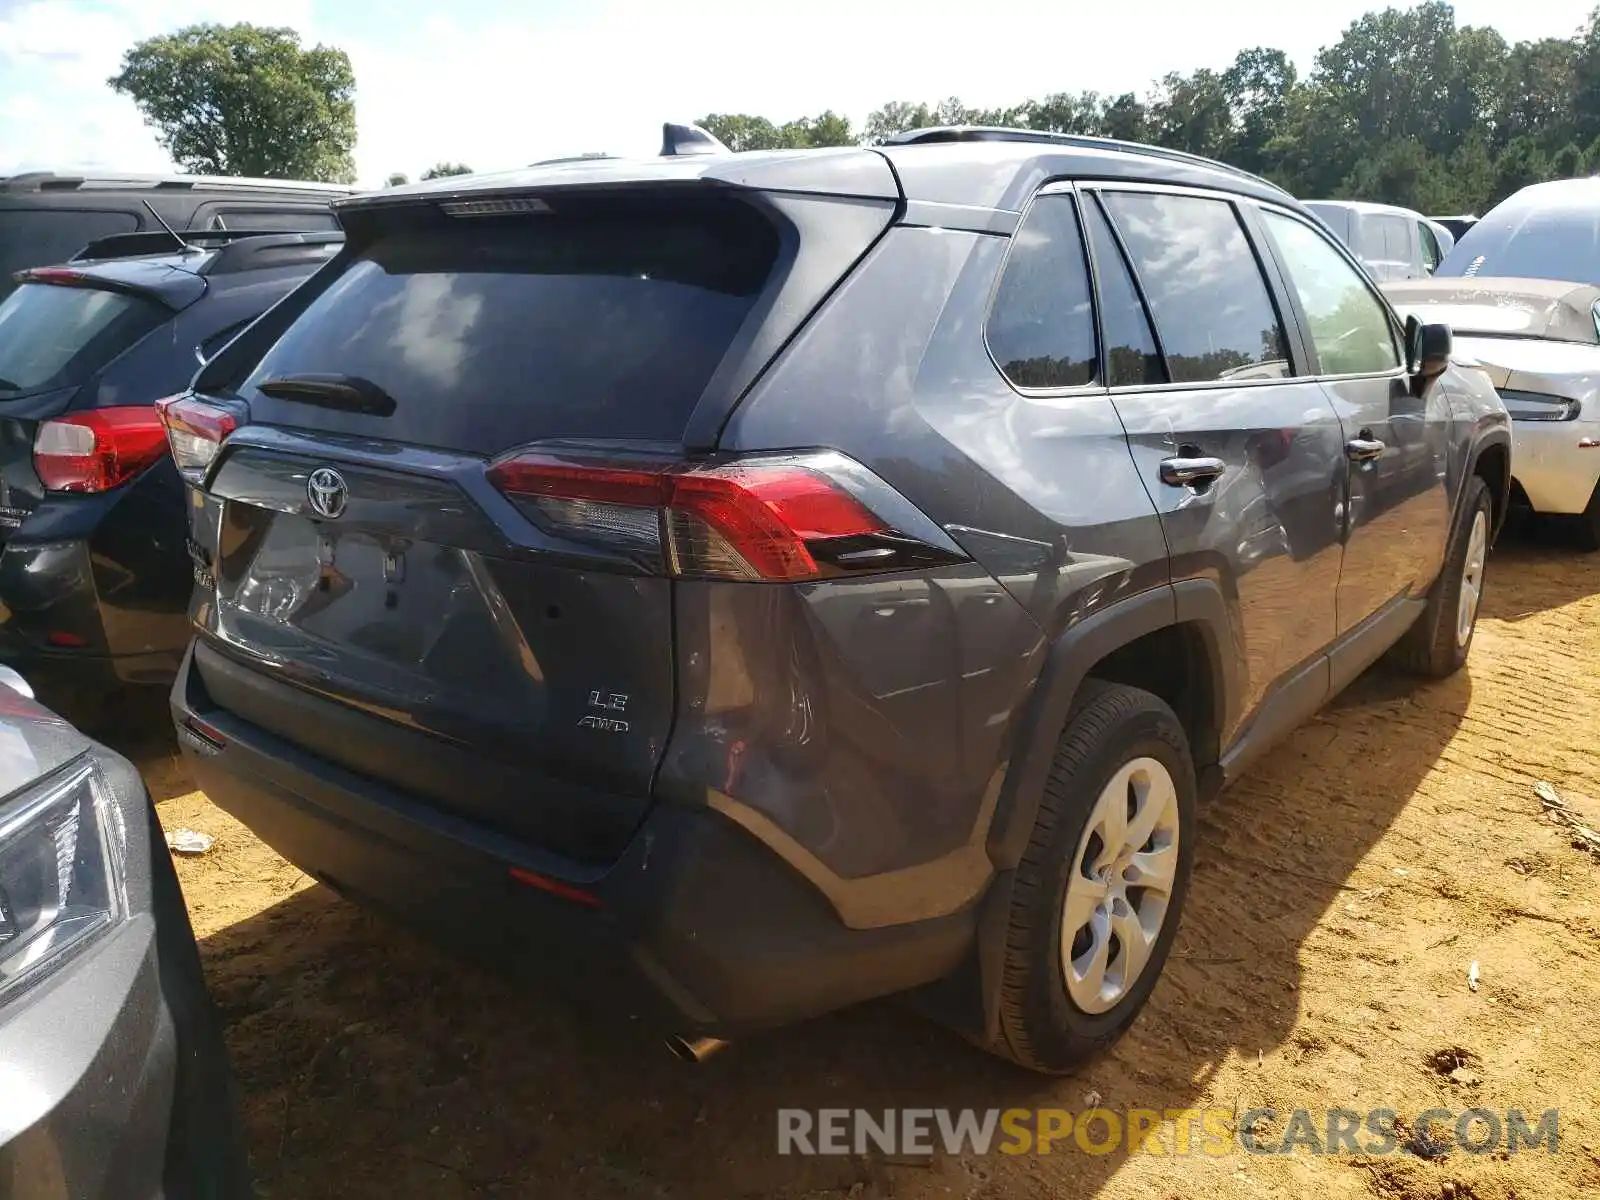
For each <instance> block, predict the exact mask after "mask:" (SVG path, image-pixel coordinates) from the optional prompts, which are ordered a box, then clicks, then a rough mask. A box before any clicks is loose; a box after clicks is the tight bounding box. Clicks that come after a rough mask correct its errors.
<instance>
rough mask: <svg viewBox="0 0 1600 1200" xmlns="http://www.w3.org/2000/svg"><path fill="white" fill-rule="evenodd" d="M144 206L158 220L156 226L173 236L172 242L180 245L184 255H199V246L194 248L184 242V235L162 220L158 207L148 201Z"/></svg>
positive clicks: (144, 202)
mask: <svg viewBox="0 0 1600 1200" xmlns="http://www.w3.org/2000/svg"><path fill="white" fill-rule="evenodd" d="M143 204H144V206H145V207H146V208H148V209H149V210H150V215H151V216H152V217H154V218H155V219H156V224H157V225H159V226H161V228H163V229H165V230H166V231H167V233H168V234H169V235H171V237H172V240H173V241H175V242H177V243H178V248H179V249H180V250H182V251H183V253H185V254H191V253H196V254H197V253H199V251H200V247H199V246H194V245H191V244H190V243H188V242H186V241H184V240H183V235H182V234H181V233H179V232H178V231H177V230H176V229H174V228H173V227H172V226H171V225H168V224H167V223H166V222H165V221H164V220H162V219H161V214H160V213H158V212H157V211H156V206H155V205H154V204H151V203H150V201H148V200H145V201H143Z"/></svg>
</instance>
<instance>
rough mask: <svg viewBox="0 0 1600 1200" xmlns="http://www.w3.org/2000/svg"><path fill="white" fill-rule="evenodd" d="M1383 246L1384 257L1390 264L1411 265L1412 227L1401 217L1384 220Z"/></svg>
mask: <svg viewBox="0 0 1600 1200" xmlns="http://www.w3.org/2000/svg"><path fill="white" fill-rule="evenodd" d="M1383 244H1384V247H1385V254H1384V257H1385V258H1387V259H1388V260H1389V261H1390V262H1395V263H1409V262H1410V261H1411V225H1410V223H1409V222H1407V221H1404V220H1402V219H1401V218H1399V217H1385V218H1384V219H1383Z"/></svg>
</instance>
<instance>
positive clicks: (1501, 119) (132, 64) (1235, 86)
mask: <svg viewBox="0 0 1600 1200" xmlns="http://www.w3.org/2000/svg"><path fill="white" fill-rule="evenodd" d="M108 82H109V84H110V86H111V87H112V88H113V89H114V90H116V91H117V92H119V93H122V94H124V95H127V96H129V97H130V98H131V99H132V100H133V101H134V103H135V104H136V105H137V106H138V107H139V109H140V111H141V112H142V113H143V114H144V117H145V119H146V121H147V122H148V123H149V124H150V125H152V126H153V127H154V128H155V130H156V133H157V136H158V138H159V140H160V142H161V144H162V145H163V146H164V147H165V148H166V149H167V151H168V152H169V153H170V154H171V155H172V157H173V159H174V160H175V161H176V162H177V163H178V164H179V165H180V166H181V167H183V168H184V169H185V170H189V171H193V172H197V173H202V174H214V175H260V176H267V177H273V178H293V179H321V180H331V181H336V182H349V181H352V180H354V178H355V166H354V160H353V155H352V152H353V150H354V148H355V138H356V116H355V73H354V71H353V70H352V69H351V66H350V60H349V58H348V56H347V55H346V54H345V53H344V52H343V51H342V50H338V49H336V48H333V47H328V46H321V45H318V46H313V47H303V46H301V44H300V39H299V36H298V35H297V34H296V33H295V32H294V30H292V29H269V28H262V27H259V26H253V25H230V26H224V25H195V26H190V27H188V28H186V29H180V30H178V31H177V32H175V33H172V34H167V35H164V36H161V37H156V38H151V39H148V40H147V41H144V42H140V43H139V44H138V45H136V46H134V47H133V48H132V49H130V50H129V51H128V53H127V54H126V55H125V56H124V58H123V62H122V69H121V71H120V72H119V73H118V74H117V75H115V76H113V77H112V78H111V79H110V80H109V81H108ZM701 123H702V124H703V125H704V126H705V127H706V128H708V129H709V130H711V132H713V133H714V134H716V135H717V136H718V137H719V138H721V139H722V140H723V141H724V142H726V143H727V144H728V145H729V146H730V147H732V148H733V149H735V150H754V149H772V148H787V147H807V146H846V145H858V144H871V143H874V142H878V141H881V140H882V139H884V138H886V137H890V136H893V135H894V134H897V133H901V132H904V131H906V130H909V129H918V128H925V127H927V126H930V125H965V124H976V125H1013V126H1022V127H1024V128H1028V129H1039V130H1051V131H1056V132H1063V133H1080V134H1095V135H1101V136H1106V137H1114V138H1124V139H1127V140H1130V141H1141V142H1151V143H1154V144H1156V145H1161V146H1169V147H1172V148H1174V149H1179V150H1187V151H1190V152H1192V153H1196V154H1203V155H1207V156H1208V157H1212V158H1218V159H1222V160H1223V161H1225V162H1230V163H1233V164H1234V165H1236V166H1239V167H1243V168H1245V169H1246V170H1249V171H1254V172H1256V173H1257V174H1260V175H1265V176H1266V177H1268V178H1269V179H1272V180H1274V181H1275V182H1277V183H1279V184H1281V185H1282V186H1283V187H1285V188H1287V189H1288V190H1289V191H1290V192H1293V193H1294V194H1296V195H1299V196H1304V197H1354V198H1360V199H1365V200H1381V201H1387V202H1389V203H1393V204H1403V205H1406V206H1408V207H1411V208H1416V209H1419V210H1421V211H1423V212H1429V213H1453V212H1468V211H1471V212H1479V213H1482V212H1484V211H1486V210H1487V209H1488V208H1489V207H1490V206H1491V205H1493V204H1494V203H1495V202H1496V201H1497V200H1499V199H1500V198H1502V197H1504V196H1506V195H1508V194H1509V193H1511V192H1513V191H1515V190H1516V189H1517V188H1519V187H1522V186H1524V185H1525V184H1528V183H1533V182H1536V181H1538V180H1541V179H1549V178H1556V177H1564V176H1572V175H1580V174H1585V173H1588V172H1591V171H1596V172H1600V9H1596V11H1595V12H1594V13H1593V14H1592V15H1591V16H1590V18H1589V20H1588V22H1587V23H1586V24H1585V26H1584V27H1583V28H1582V29H1579V30H1577V31H1575V32H1574V34H1573V36H1571V37H1569V38H1543V39H1541V40H1538V41H1524V42H1517V43H1515V44H1514V45H1513V44H1509V43H1507V42H1506V40H1505V39H1504V38H1503V37H1502V36H1501V35H1500V34H1499V33H1498V32H1497V31H1495V30H1494V29H1491V28H1486V27H1476V26H1470V25H1469V26H1458V25H1457V24H1456V17H1455V10H1454V9H1453V8H1451V6H1450V5H1449V4H1447V3H1443V2H1442V0H1428V2H1427V3H1422V4H1419V5H1417V6H1415V7H1413V8H1409V9H1396V8H1390V9H1385V10H1383V11H1381V12H1380V11H1375V12H1370V13H1368V14H1367V15H1366V16H1364V17H1362V18H1361V19H1360V20H1358V21H1355V22H1354V23H1352V24H1351V25H1350V26H1349V28H1347V29H1346V30H1345V31H1344V33H1343V35H1342V36H1341V37H1340V38H1339V40H1338V41H1337V42H1335V43H1334V44H1333V45H1331V46H1327V47H1325V48H1323V49H1322V50H1321V51H1320V52H1319V53H1318V54H1317V56H1316V58H1315V60H1314V62H1313V64H1312V66H1311V68H1310V70H1309V72H1307V73H1306V74H1305V75H1304V76H1303V77H1302V75H1301V73H1300V72H1299V71H1298V70H1297V69H1296V67H1295V64H1294V63H1293V62H1292V61H1291V60H1290V58H1289V56H1288V55H1287V54H1285V53H1284V52H1283V51H1282V50H1276V49H1272V48H1270V47H1265V46H1256V47H1251V48H1248V49H1243V50H1241V51H1240V52H1239V53H1238V55H1237V56H1236V57H1235V58H1234V60H1233V63H1232V64H1231V65H1230V66H1228V67H1227V68H1226V69H1225V70H1213V69H1210V68H1202V69H1200V70H1197V71H1193V72H1191V73H1189V74H1181V73H1173V74H1169V75H1166V76H1164V77H1162V78H1161V79H1158V80H1156V81H1154V82H1153V83H1152V84H1150V85H1149V86H1148V87H1147V88H1146V90H1145V91H1143V92H1142V93H1141V92H1134V91H1127V92H1121V93H1116V94H1110V95H1103V94H1101V93H1098V92H1092V91H1071V90H1067V91H1060V92H1053V93H1051V94H1049V95H1045V96H1040V97H1036V98H1032V99H1023V100H1019V101H1018V102H1016V103H1014V104H1012V105H1009V106H1005V107H999V108H975V107H970V106H968V105H966V104H963V103H962V102H961V101H960V100H959V99H955V98H951V99H946V100H941V101H936V102H933V103H928V102H914V101H897V102H894V103H890V104H885V105H883V106H882V107H881V108H878V109H876V110H875V111H874V112H872V113H871V114H870V115H869V116H868V117H867V119H866V122H865V123H864V124H863V125H862V126H861V127H860V128H856V127H855V126H854V124H853V123H852V121H851V119H850V118H849V117H847V116H843V115H841V114H840V113H838V112H836V111H834V110H832V109H828V110H825V111H823V112H822V113H820V114H818V115H816V116H805V117H799V118H796V119H794V120H788V121H782V122H778V121H774V120H772V119H770V118H767V117H765V116H760V115H755V114H750V113H728V112H719V113H711V114H709V115H707V116H705V117H703V118H702V119H701ZM467 170H468V168H467V167H465V166H464V165H462V164H460V163H447V162H446V163H439V164H437V165H435V166H434V167H433V168H431V169H430V170H429V171H427V172H426V173H424V175H423V176H422V177H423V178H425V179H426V178H433V177H435V176H438V175H447V174H457V173H462V172H465V171H467ZM404 179H405V177H404V176H403V175H399V174H396V175H392V176H390V177H389V182H390V183H391V184H394V183H399V182H403V181H404Z"/></svg>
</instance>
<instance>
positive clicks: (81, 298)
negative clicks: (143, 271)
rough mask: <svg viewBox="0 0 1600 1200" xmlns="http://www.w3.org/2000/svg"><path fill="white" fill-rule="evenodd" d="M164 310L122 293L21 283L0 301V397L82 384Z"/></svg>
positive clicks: (160, 317) (163, 314)
mask: <svg viewBox="0 0 1600 1200" xmlns="http://www.w3.org/2000/svg"><path fill="white" fill-rule="evenodd" d="M168 315H170V314H168V313H167V311H166V310H165V309H164V308H162V307H161V306H160V305H158V304H155V303H153V302H151V301H149V300H144V299H141V298H140V297H137V296H129V295H126V294H124V293H121V292H104V291H98V290H96V289H94V288H83V287H59V286H56V285H54V284H41V283H27V284H23V285H22V286H21V287H19V288H17V290H16V291H14V292H12V293H11V295H9V296H7V297H6V298H5V300H4V301H0V401H5V400H10V399H14V398H16V397H19V396H31V395H33V394H35V393H37V392H48V391H52V390H54V389H56V388H61V387H69V386H71V385H73V384H77V383H82V382H83V381H84V380H85V379H87V378H88V377H89V376H90V375H91V374H93V373H94V372H95V371H96V370H98V369H99V368H100V367H102V366H104V365H105V364H106V363H108V362H110V361H111V360H112V359H113V358H115V357H116V356H117V355H118V354H120V353H122V351H124V350H126V349H127V348H128V347H129V346H131V345H133V343H134V342H136V341H138V340H139V339H140V338H141V337H143V336H144V335H145V334H146V333H148V332H149V331H150V330H151V329H154V328H155V327H156V325H158V324H159V323H160V322H161V321H162V320H163V318H165V317H166V316H168Z"/></svg>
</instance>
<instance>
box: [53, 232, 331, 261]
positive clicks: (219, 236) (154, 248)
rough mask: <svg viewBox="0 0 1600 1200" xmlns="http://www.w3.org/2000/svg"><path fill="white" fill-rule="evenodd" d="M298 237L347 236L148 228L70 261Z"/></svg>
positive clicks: (96, 243) (103, 241) (101, 241)
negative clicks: (177, 231) (174, 232)
mask: <svg viewBox="0 0 1600 1200" xmlns="http://www.w3.org/2000/svg"><path fill="white" fill-rule="evenodd" d="M258 237H271V238H296V239H299V240H301V241H303V242H307V243H310V242H312V241H314V240H318V239H320V240H321V241H322V242H328V241H343V240H344V234H342V233H335V232H333V231H331V230H330V231H321V230H319V231H316V232H300V231H296V230H289V229H191V230H186V231H185V232H184V233H182V234H181V235H179V236H178V237H177V238H174V237H173V235H172V234H170V233H168V232H167V231H166V230H164V229H149V230H143V231H141V232H139V233H113V234H108V235H107V236H105V237H102V238H95V239H94V240H93V241H92V242H90V243H89V244H88V245H87V246H85V247H84V248H83V249H82V250H79V251H78V252H77V253H76V254H74V255H73V256H72V257H71V258H70V259H69V260H68V261H69V262H87V261H89V260H91V259H102V258H136V257H138V256H140V255H145V254H170V253H172V252H173V251H175V250H183V249H184V248H186V247H194V248H197V249H206V248H210V247H213V246H226V245H228V244H229V243H230V242H236V241H239V240H240V239H241V238H258Z"/></svg>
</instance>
